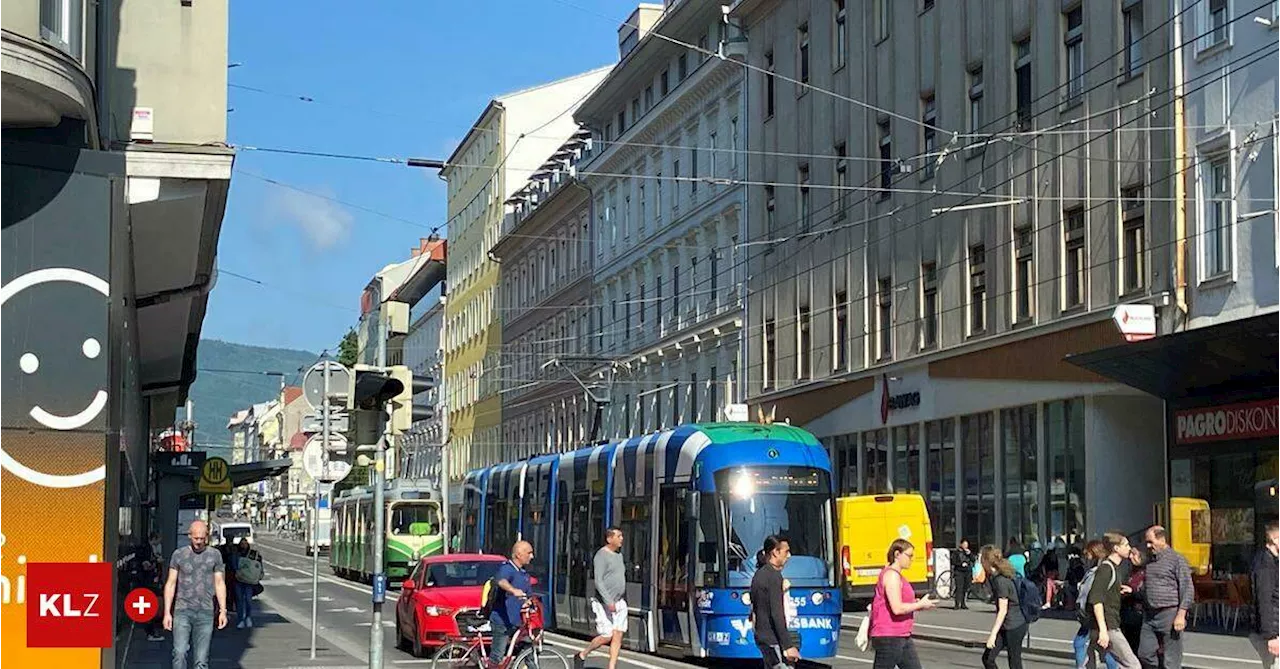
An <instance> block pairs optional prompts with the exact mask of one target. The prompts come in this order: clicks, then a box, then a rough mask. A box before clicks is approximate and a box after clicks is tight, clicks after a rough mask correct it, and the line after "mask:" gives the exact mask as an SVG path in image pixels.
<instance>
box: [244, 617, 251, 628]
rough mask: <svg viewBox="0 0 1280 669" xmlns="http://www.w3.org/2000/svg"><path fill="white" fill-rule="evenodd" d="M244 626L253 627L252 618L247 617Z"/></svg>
mask: <svg viewBox="0 0 1280 669" xmlns="http://www.w3.org/2000/svg"><path fill="white" fill-rule="evenodd" d="M244 626H245V627H253V616H249V617H248V618H245V619H244Z"/></svg>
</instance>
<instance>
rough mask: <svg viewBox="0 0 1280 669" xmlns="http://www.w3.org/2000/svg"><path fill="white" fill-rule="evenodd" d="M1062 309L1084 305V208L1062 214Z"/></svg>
mask: <svg viewBox="0 0 1280 669" xmlns="http://www.w3.org/2000/svg"><path fill="white" fill-rule="evenodd" d="M1062 247H1063V277H1062V280H1063V290H1062V293H1063V294H1062V299H1063V308H1064V309H1072V308H1074V307H1078V306H1080V305H1082V304H1084V291H1085V272H1086V270H1087V268H1086V267H1085V254H1084V208H1083V207H1077V208H1075V209H1069V210H1067V211H1065V212H1063V221H1062Z"/></svg>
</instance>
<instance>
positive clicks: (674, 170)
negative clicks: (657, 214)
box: [671, 160, 681, 211]
mask: <svg viewBox="0 0 1280 669" xmlns="http://www.w3.org/2000/svg"><path fill="white" fill-rule="evenodd" d="M671 178H672V179H673V180H674V181H675V182H676V183H675V193H674V194H672V196H671V208H672V210H675V211H679V210H680V183H681V181H680V161H679V160H673V161H671Z"/></svg>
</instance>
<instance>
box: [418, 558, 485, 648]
mask: <svg viewBox="0 0 1280 669" xmlns="http://www.w3.org/2000/svg"><path fill="white" fill-rule="evenodd" d="M506 560H507V558H505V557H503V556H501V555H479V554H468V553H462V554H458V553H454V554H450V555H433V556H431V557H425V558H422V560H421V561H419V562H418V566H417V567H416V568H414V570H413V573H412V574H410V576H409V579H408V580H407V581H405V582H404V583H403V586H402V588H401V590H400V599H399V601H397V602H396V644H397V645H398V646H399V647H400V648H401V649H411V650H412V651H413V654H414V655H416V656H422V655H423V654H424V650H423V649H424V648H426V647H437V646H442V645H444V643H445V642H446V641H448V640H449V639H450V638H456V637H473V636H475V635H476V633H482V634H484V635H485V636H486V637H487V636H489V621H488V620H484V619H482V618H481V617H480V606H481V604H483V602H481V601H480V597H481V592H482V591H483V590H484V584H485V583H486V582H487V581H488V580H489V579H490V578H493V575H494V574H496V573H497V572H498V567H501V566H502V563H503V562H505V561H506Z"/></svg>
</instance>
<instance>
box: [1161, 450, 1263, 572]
mask: <svg viewBox="0 0 1280 669" xmlns="http://www.w3.org/2000/svg"><path fill="white" fill-rule="evenodd" d="M1224 445H1225V444H1219V445H1217V446H1216V447H1215V450H1213V451H1209V452H1206V453H1200V454H1196V455H1194V456H1191V457H1175V459H1173V460H1172V461H1171V462H1170V468H1171V469H1172V477H1171V483H1172V485H1171V490H1172V493H1173V495H1172V497H1173V499H1171V500H1170V507H1171V508H1170V512H1171V516H1172V523H1171V525H1172V531H1173V534H1174V535H1175V536H1173V537H1171V538H1172V539H1173V542H1174V545H1175V547H1183V546H1188V547H1191V548H1192V550H1190V551H1188V552H1192V553H1199V552H1200V551H1199V550H1196V547H1198V546H1199V545H1202V544H1203V543H1204V542H1203V540H1204V539H1205V538H1208V539H1209V541H1208V542H1207V543H1209V546H1208V549H1209V551H1208V564H1207V569H1208V571H1210V572H1211V575H1212V576H1213V577H1214V578H1219V579H1222V578H1229V577H1230V576H1233V575H1239V574H1247V573H1249V566H1250V564H1251V561H1252V559H1253V555H1254V553H1255V552H1256V551H1257V550H1258V549H1259V548H1260V547H1261V546H1262V542H1261V540H1260V538H1261V536H1262V530H1263V527H1265V525H1266V523H1267V522H1268V521H1274V520H1275V519H1276V496H1275V486H1276V451H1275V447H1274V445H1271V446H1270V448H1267V449H1266V450H1265V451H1264V450H1261V449H1258V448H1256V447H1253V446H1252V445H1251V444H1249V443H1248V442H1243V443H1241V442H1237V443H1236V444H1231V445H1229V446H1228V447H1227V448H1226V449H1224V448H1223V446H1224ZM1200 448H1204V447H1203V446H1201V447H1200ZM1180 450H1189V449H1185V447H1184V449H1180ZM1206 511H1207V521H1208V522H1207V523H1206V522H1204V521H1203V520H1200V522H1197V518H1196V516H1197V515H1199V514H1203V513H1204V512H1206ZM1197 512H1199V514H1198V513H1197ZM1184 516H1185V517H1184ZM1202 518H1203V516H1202ZM1206 525H1207V528H1208V532H1207V533H1201V534H1207V535H1208V536H1207V537H1204V536H1192V537H1190V541H1188V540H1187V539H1188V538H1187V537H1183V536H1178V530H1180V529H1182V528H1184V527H1189V528H1190V529H1191V531H1192V534H1196V532H1195V530H1196V529H1198V528H1203V527H1205V526H1206ZM1184 533H1185V530H1184ZM1189 559H1191V561H1192V563H1193V565H1192V566H1193V567H1195V566H1197V565H1196V564H1195V563H1196V562H1197V560H1196V559H1195V556H1194V555H1193V556H1192V557H1191V558H1189Z"/></svg>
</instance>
